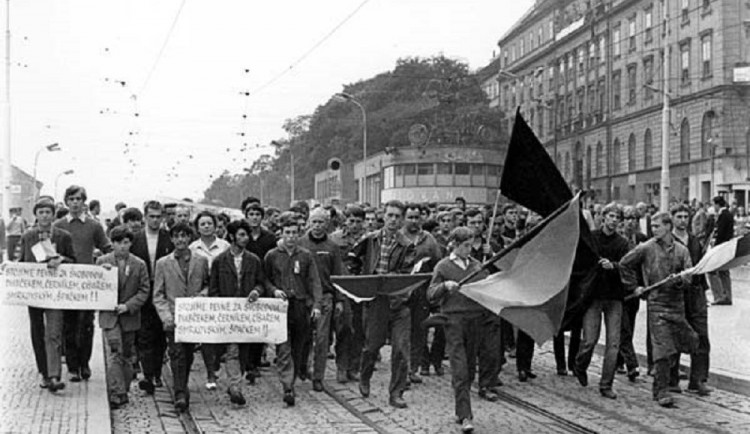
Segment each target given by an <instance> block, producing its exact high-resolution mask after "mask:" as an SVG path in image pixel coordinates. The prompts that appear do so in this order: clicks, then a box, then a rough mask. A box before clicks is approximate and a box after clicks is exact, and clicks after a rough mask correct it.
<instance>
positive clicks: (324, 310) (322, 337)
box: [299, 207, 345, 392]
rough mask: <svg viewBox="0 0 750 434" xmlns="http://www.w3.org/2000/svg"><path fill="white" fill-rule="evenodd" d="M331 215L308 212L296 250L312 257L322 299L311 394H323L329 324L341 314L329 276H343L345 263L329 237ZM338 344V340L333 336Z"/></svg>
mask: <svg viewBox="0 0 750 434" xmlns="http://www.w3.org/2000/svg"><path fill="white" fill-rule="evenodd" d="M329 222H330V213H329V212H328V211H327V210H325V209H324V208H323V207H318V208H315V209H313V210H312V211H311V212H310V218H309V226H310V230H308V231H307V233H306V234H305V235H303V236H302V238H301V239H300V240H299V246H300V247H302V248H305V249H307V250H309V251H310V252H311V253H312V254H313V256H314V257H315V265H316V267H317V269H318V276H319V277H320V284H321V288H322V294H323V295H322V298H321V300H320V317H319V318H318V320H317V322H316V323H315V343H314V351H313V377H312V379H313V390H314V391H316V392H322V391H323V380H324V378H325V371H326V363H327V362H328V348H329V346H330V339H329V337H330V332H331V322H332V320H333V317H334V314H335V315H336V316H338V317H340V316H341V314H342V313H343V312H344V302H345V296H344V295H343V294H342V293H341V292H339V291H338V290H336V288H334V287H333V284H332V283H331V276H340V275H342V274H344V273H345V271H344V263H343V260H342V258H341V251H340V250H339V247H338V246H337V245H336V243H334V242H333V241H332V240H331V239H330V238H329V237H328V232H327V230H328V225H329ZM336 340H339V336H338V335H337V336H336Z"/></svg>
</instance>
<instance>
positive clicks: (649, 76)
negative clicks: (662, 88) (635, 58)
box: [643, 56, 654, 101]
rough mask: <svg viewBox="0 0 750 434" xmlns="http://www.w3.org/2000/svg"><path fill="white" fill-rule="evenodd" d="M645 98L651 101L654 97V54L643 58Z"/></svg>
mask: <svg viewBox="0 0 750 434" xmlns="http://www.w3.org/2000/svg"><path fill="white" fill-rule="evenodd" d="M643 83H644V84H645V86H644V87H643V99H644V100H646V101H650V100H651V99H652V98H653V97H654V91H653V90H652V87H653V84H654V56H648V57H646V58H645V59H643Z"/></svg>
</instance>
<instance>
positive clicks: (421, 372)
mask: <svg viewBox="0 0 750 434" xmlns="http://www.w3.org/2000/svg"><path fill="white" fill-rule="evenodd" d="M419 375H421V376H423V377H429V376H430V367H429V366H422V367H421V368H420V369H419Z"/></svg>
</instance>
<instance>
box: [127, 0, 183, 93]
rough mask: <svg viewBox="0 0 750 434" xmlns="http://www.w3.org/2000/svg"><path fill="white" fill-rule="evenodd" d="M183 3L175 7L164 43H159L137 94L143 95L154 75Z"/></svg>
mask: <svg viewBox="0 0 750 434" xmlns="http://www.w3.org/2000/svg"><path fill="white" fill-rule="evenodd" d="M185 3H187V0H182V2H180V7H179V8H178V9H177V13H176V14H175V16H174V19H173V20H172V25H171V26H170V27H169V31H168V32H167V36H166V38H164V43H163V44H162V45H161V48H160V49H159V54H158V55H157V56H156V60H155V61H154V64H153V65H152V66H151V70H150V71H149V72H148V75H147V76H146V80H145V81H144V82H143V85H142V86H141V90H140V91H139V92H138V95H139V96H142V95H143V93H144V92H145V90H146V87H148V84H149V82H150V81H151V77H152V76H153V75H154V71H156V67H157V66H159V61H160V60H161V58H162V56H163V55H164V50H165V49H166V48H167V44H169V39H170V38H171V37H172V33H173V32H174V29H175V27H176V26H177V21H179V19H180V14H181V13H182V9H183V8H184V7H185Z"/></svg>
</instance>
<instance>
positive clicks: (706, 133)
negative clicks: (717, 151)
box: [701, 110, 716, 158]
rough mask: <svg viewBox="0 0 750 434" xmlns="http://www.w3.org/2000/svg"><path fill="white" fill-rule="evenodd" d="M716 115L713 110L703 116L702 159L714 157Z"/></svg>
mask: <svg viewBox="0 0 750 434" xmlns="http://www.w3.org/2000/svg"><path fill="white" fill-rule="evenodd" d="M715 118H716V114H715V113H714V111H713V110H709V111H707V112H706V113H705V114H704V115H703V122H702V123H701V157H702V158H708V157H710V156H712V155H713V147H714V139H713V129H714V119H715Z"/></svg>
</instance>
